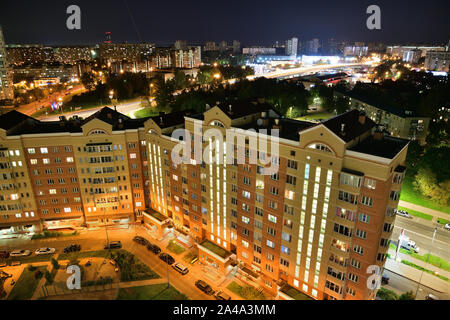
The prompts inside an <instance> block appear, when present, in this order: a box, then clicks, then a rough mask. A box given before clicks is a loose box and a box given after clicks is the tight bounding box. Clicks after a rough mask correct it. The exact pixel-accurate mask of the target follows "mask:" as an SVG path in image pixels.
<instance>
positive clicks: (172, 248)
mask: <svg viewBox="0 0 450 320" xmlns="http://www.w3.org/2000/svg"><path fill="white" fill-rule="evenodd" d="M167 249H168V250H169V251H172V252H173V253H176V254H181V253H183V252H185V251H186V249H185V248H183V247H182V246H180V245H179V244H178V243H177V242H176V241H175V240H174V239H172V240H170V241H169V244H168V245H167Z"/></svg>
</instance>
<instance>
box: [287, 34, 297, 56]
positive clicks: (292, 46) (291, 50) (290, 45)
mask: <svg viewBox="0 0 450 320" xmlns="http://www.w3.org/2000/svg"><path fill="white" fill-rule="evenodd" d="M297 52H298V38H295V37H294V38H292V39H289V40H287V41H286V55H287V56H295V57H296V56H297Z"/></svg>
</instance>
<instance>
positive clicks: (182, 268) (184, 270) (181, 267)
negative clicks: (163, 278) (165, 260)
mask: <svg viewBox="0 0 450 320" xmlns="http://www.w3.org/2000/svg"><path fill="white" fill-rule="evenodd" d="M172 268H174V269H175V270H176V271H178V272H179V273H181V274H182V275H185V274H186V273H188V272H189V269H188V268H187V267H185V266H184V265H182V264H181V263H179V262H177V263H175V264H174V265H173V266H172Z"/></svg>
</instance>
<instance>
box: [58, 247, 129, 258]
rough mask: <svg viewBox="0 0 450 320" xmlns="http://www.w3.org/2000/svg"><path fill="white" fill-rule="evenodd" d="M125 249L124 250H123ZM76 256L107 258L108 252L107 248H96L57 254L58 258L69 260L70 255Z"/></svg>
mask: <svg viewBox="0 0 450 320" xmlns="http://www.w3.org/2000/svg"><path fill="white" fill-rule="evenodd" d="M112 251H122V250H121V249H120V250H112ZM123 251H125V250H123ZM74 256H75V257H77V258H78V259H82V258H90V257H92V258H109V257H110V254H109V251H108V250H97V251H85V252H76V253H61V254H60V255H59V256H58V260H70V258H71V257H74Z"/></svg>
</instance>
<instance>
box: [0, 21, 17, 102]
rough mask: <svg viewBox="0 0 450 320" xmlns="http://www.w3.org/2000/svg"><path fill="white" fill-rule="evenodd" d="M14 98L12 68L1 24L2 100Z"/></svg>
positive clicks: (0, 97)
mask: <svg viewBox="0 0 450 320" xmlns="http://www.w3.org/2000/svg"><path fill="white" fill-rule="evenodd" d="M12 99H14V86H13V79H12V70H11V68H10V66H9V62H8V60H7V56H6V49H5V40H4V38H3V31H2V27H1V26H0V101H1V100H12Z"/></svg>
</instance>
